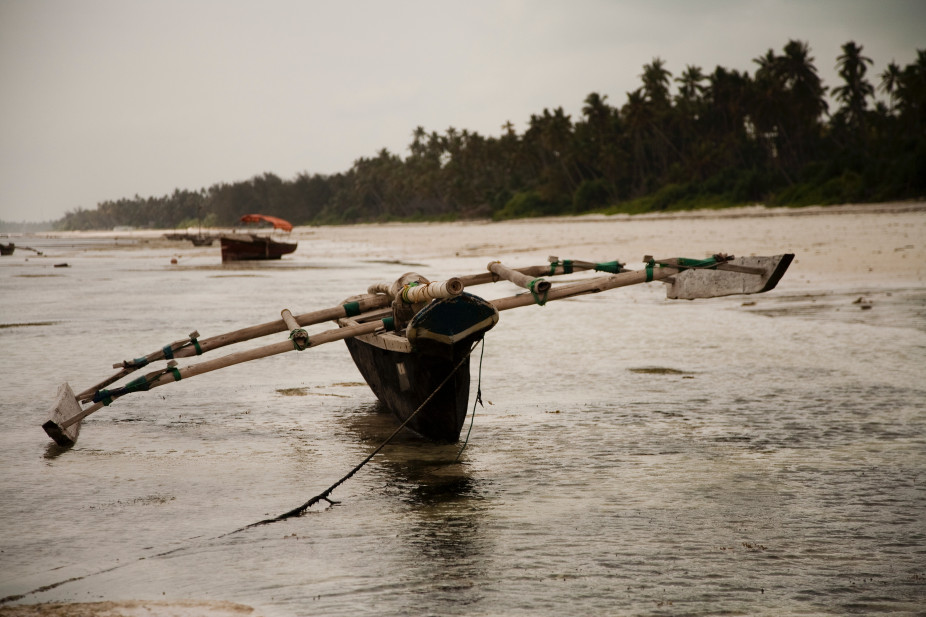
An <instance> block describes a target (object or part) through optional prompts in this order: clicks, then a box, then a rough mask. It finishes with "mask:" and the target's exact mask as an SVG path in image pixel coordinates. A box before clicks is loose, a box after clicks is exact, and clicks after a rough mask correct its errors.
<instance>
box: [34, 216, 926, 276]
mask: <svg viewBox="0 0 926 617" xmlns="http://www.w3.org/2000/svg"><path fill="white" fill-rule="evenodd" d="M164 233H165V232H164V231H163V230H138V231H129V232H126V231H120V232H68V233H59V234H50V235H55V236H57V237H80V238H90V237H105V238H117V239H118V238H134V239H146V241H147V242H148V243H149V244H150V243H156V244H159V245H160V244H161V243H162V237H163V234H164ZM293 236H294V238H295V239H298V240H299V243H300V247H299V251H298V253H297V255H303V256H308V257H309V258H313V257H316V256H322V255H325V256H329V257H333V256H336V255H330V254H325V253H324V252H323V251H325V250H330V244H329V243H330V242H335V243H343V244H349V245H353V246H354V247H355V248H353V251H354V252H355V253H359V254H361V255H362V256H364V257H370V258H377V259H396V260H419V261H420V260H425V259H429V258H440V257H449V256H459V257H486V258H488V259H489V260H494V259H499V260H502V261H505V262H510V263H511V264H512V265H514V266H520V265H528V264H531V265H533V264H536V263H543V262H544V261H545V260H546V258H547V257H548V256H557V257H560V258H564V259H586V260H595V261H601V260H608V261H609V260H612V259H618V260H620V261H623V262H625V263H627V264H628V265H629V266H630V267H632V268H636V267H638V264H639V263H640V262H642V258H643V256H644V255H653V256H654V257H657V258H665V257H692V258H700V257H705V256H708V255H710V254H713V253H716V252H724V253H728V254H733V255H772V254H779V253H785V252H791V253H795V255H796V260H795V263H794V266H792V274H791V276H792V277H793V276H800V277H803V278H804V280H806V281H816V282H819V281H820V279H821V278H825V279H826V280H832V281H833V282H834V283H840V284H841V283H851V284H862V285H864V284H869V283H870V284H874V285H883V284H884V283H885V282H891V283H899V282H907V283H912V284H923V282H924V279H926V202H902V203H887V204H861V205H844V206H827V207H808V208H765V207H762V206H749V207H742V208H728V209H724V210H696V211H690V212H672V213H663V214H649V215H635V216H629V215H614V216H603V215H586V216H577V217H552V218H537V219H520V220H515V221H503V222H490V221H463V222H454V223H387V224H362V225H336V226H325V227H297V228H296V229H295V230H294V231H293ZM319 240H323V241H325V242H322V243H319V242H318V241H319ZM163 242H167V241H166V240H165V241H163ZM174 244H176V245H178V246H183V247H184V248H187V250H189V249H188V247H189V244H188V243H186V242H183V243H174ZM316 245H320V246H321V248H317V247H316ZM213 250H214V248H213ZM437 274H442V273H437Z"/></svg>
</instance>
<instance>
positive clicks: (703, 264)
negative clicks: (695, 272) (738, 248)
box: [678, 257, 721, 269]
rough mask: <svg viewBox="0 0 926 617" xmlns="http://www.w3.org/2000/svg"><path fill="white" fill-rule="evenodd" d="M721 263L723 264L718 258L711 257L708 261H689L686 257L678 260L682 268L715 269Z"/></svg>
mask: <svg viewBox="0 0 926 617" xmlns="http://www.w3.org/2000/svg"><path fill="white" fill-rule="evenodd" d="M719 263H721V262H719V261H718V260H717V258H716V257H709V258H707V259H688V258H686V257H679V258H678V265H679V266H680V267H682V268H709V269H714V268H716V267H717V265H718V264H719Z"/></svg>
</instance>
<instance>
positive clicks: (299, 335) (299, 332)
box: [289, 328, 311, 351]
mask: <svg viewBox="0 0 926 617" xmlns="http://www.w3.org/2000/svg"><path fill="white" fill-rule="evenodd" d="M303 338H304V339H305V343H304V344H303V343H300V342H299V339H303ZM289 339H290V340H291V341H292V342H293V348H294V349H295V350H296V351H304V350H306V349H308V348H309V347H310V346H311V343H310V341H309V333H308V332H306V331H305V330H304V329H303V328H294V329H293V331H292V332H290V333H289Z"/></svg>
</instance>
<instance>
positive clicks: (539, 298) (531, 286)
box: [527, 278, 550, 306]
mask: <svg viewBox="0 0 926 617" xmlns="http://www.w3.org/2000/svg"><path fill="white" fill-rule="evenodd" d="M542 282H543V279H542V278H539V279H534V280H533V281H531V282H530V283H528V285H527V288H528V289H529V290H530V292H531V296H532V297H533V298H534V302H536V303H537V304H539V305H540V306H543V305H544V304H546V303H547V295H548V294H549V293H550V290H549V289H548V290H547V291H545V292H543V295H542V296H540V295H538V294H537V292H535V291H534V285H536V284H537V283H542Z"/></svg>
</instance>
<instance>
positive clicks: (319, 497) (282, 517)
mask: <svg viewBox="0 0 926 617" xmlns="http://www.w3.org/2000/svg"><path fill="white" fill-rule="evenodd" d="M478 344H479V343H478V342H477V343H475V344H473V346H472V348H470V350H469V351H468V352H467V353H466V355H464V356H463V357H462V358H461V359H460V361H459V362H458V363H457V365H456V366H454V367H453V370H452V371H450V373H449V374H448V375H447V377H445V378H444V380H443V381H442V382H441V383H440V385H439V386H437V388H435V389H434V392H432V393H431V394H430V395H428V398H426V399H425V400H424V402H423V403H421V405H419V406H418V409H416V410H415V411H414V412H413V413H412V414H411V415H410V416H408V418H407V419H406V420H405V421H404V422H402V424H400V425H399V427H398V428H397V429H396V430H395V431H393V432H392V434H391V435H389V437H387V438H386V440H385V441H383V443H381V444H379V446H377V447H376V449H375V450H373V452H371V453H370V454H369V456H367V457H366V458H365V459H363V461H362V462H361V463H360V464H359V465H357V466H355V467H354V468H353V469H351V470H350V471H349V472H348V473H347V475H345V476H344V477H342V478H341V479H340V480H338V481H337V482H335V483H334V484H332V485H331V486H329V487H328V488H327V489H325V490H324V491H323V492H321V493H319V494H318V495H316V496H315V497H313V498H312V499H310V500H308V501H307V502H305V503H304V504H302V505H301V506H299V507H298V508H293V509H292V510H290V511H289V512H285V513H283V514H281V515H279V516H276V517H274V518H268V519H265V520H263V521H258V522H256V523H251V524H250V525H247V526H245V527H242V528H240V529H236V530H235V531H230V532H228V533H224V534H222V535H219V536H215V537H213V538H208V539H207V540H205V542H208V541H210V540H218V539H219V538H224V537H227V536H230V535H232V534H236V533H239V532H241V531H244V530H246V529H250V528H252V527H259V526H261V525H269V524H270V523H276V522H279V521H283V520H286V519H288V518H293V517H295V516H300V515H301V514H302V513H304V512H305V511H306V510H308V509H309V508H311V507H312V506H313V505H315V504H316V503H318V502H319V501H322V500H324V501H327V502H328V503H330V504H332V505H333V504H336V503H338V502H336V501H332V500H331V499H329V498H328V497H329V495H331V493H332V492H333V491H334V490H335V489H336V488H337V487H339V486H341V485H342V484H344V483H345V482H346V481H347V480H349V479H350V478H351V477H352V476H353V475H354V474H355V473H357V472H358V471H360V469H361V468H362V467H363V466H364V465H366V464H367V463H369V462H370V461H371V460H372V459H373V457H374V456H376V455H377V454H379V452H380V451H381V450H382V449H383V448H385V447H386V446H387V445H389V442H391V441H392V440H393V439H394V438H395V436H396V435H398V434H399V433H400V432H401V431H402V429H404V428H405V426H406V425H407V424H408V423H409V422H411V420H412V418H414V417H415V416H416V415H418V412H420V411H421V410H422V409H423V408H424V406H425V405H427V404H428V403H429V402H430V401H431V399H432V398H434V396H435V395H436V394H437V393H438V392H439V391H440V389H441V388H443V387H444V386H445V385H447V382H448V381H450V378H451V377H453V376H454V375H456V373H457V371H458V370H460V367H462V366H463V364H464V363H465V362H466V360H467V359H468V358H469V357H470V356H471V355H472V353H473V351H475V349H476V345H478ZM484 350H485V346H484V345H483V351H484ZM479 375H480V383H481V379H482V355H481V354H480V359H479ZM473 413H474V414H475V407H473ZM470 429H472V425H470ZM466 438H467V440H468V439H469V433H467V434H466ZM464 445H465V444H464ZM462 451H463V450H462V449H461V450H460V452H462ZM457 458H459V454H458V455H457ZM194 539H195V538H194ZM189 548H191V545H189V544H187V545H184V546H179V547H177V548H174V549H171V550H168V551H164V552H161V553H156V554H154V555H149V556H147V557H139V558H138V559H135V560H130V561H126V562H124V563H120V564H118V565H115V566H111V567H109V568H104V569H102V570H97V571H96V572H90V573H88V574H84V575H82V576H74V577H71V578H68V579H65V580H63V581H58V582H56V583H50V584H48V585H43V586H41V587H38V588H36V589H33V590H31V591H27V592H24V593H21V594H16V595H10V596H6V597H5V598H0V604H6V603H8V602H15V601H17V600H21V599H23V598H25V597H26V596H31V595H35V594H37V593H42V592H45V591H51V590H52V589H55V588H56V587H60V586H61V585H64V584H66V583H74V582H77V581H80V580H84V579H86V578H90V577H91V576H99V575H100V574H106V573H108V572H112V571H113V570H118V569H120V568H123V567H125V566H129V565H132V564H135V563H138V562H139V561H144V560H146V559H153V558H156V557H166V556H167V555H171V554H173V553H177V552H180V551H183V550H187V549H189Z"/></svg>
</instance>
